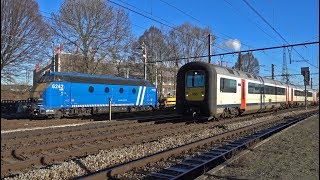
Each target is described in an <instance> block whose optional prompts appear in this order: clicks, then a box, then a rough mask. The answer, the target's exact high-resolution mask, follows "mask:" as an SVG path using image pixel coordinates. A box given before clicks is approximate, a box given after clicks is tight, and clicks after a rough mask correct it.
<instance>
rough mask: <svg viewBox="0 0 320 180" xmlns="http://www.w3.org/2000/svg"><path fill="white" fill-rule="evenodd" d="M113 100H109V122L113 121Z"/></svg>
mask: <svg viewBox="0 0 320 180" xmlns="http://www.w3.org/2000/svg"><path fill="white" fill-rule="evenodd" d="M111 102H112V98H109V121H111V119H112V118H111V114H112V112H111V109H112V103H111Z"/></svg>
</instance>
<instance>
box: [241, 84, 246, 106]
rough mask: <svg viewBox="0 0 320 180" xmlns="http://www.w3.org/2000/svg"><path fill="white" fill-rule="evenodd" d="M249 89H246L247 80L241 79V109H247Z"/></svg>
mask: <svg viewBox="0 0 320 180" xmlns="http://www.w3.org/2000/svg"><path fill="white" fill-rule="evenodd" d="M246 91H247V88H246V80H245V79H241V107H240V109H244V110H245V109H246V107H247V104H246V93H247V92H246Z"/></svg>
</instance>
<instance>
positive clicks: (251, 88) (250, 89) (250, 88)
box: [248, 82, 255, 94]
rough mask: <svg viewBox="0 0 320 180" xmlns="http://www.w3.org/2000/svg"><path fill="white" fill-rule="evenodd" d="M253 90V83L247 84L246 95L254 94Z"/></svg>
mask: <svg viewBox="0 0 320 180" xmlns="http://www.w3.org/2000/svg"><path fill="white" fill-rule="evenodd" d="M254 88H255V84H254V83H250V82H249V83H248V93H249V94H254Z"/></svg>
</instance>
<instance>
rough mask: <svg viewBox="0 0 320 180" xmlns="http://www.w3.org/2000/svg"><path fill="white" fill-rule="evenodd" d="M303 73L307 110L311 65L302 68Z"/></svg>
mask: <svg viewBox="0 0 320 180" xmlns="http://www.w3.org/2000/svg"><path fill="white" fill-rule="evenodd" d="M301 74H302V75H303V76H304V78H303V79H304V105H305V107H306V110H307V85H309V82H310V70H309V67H302V68H301Z"/></svg>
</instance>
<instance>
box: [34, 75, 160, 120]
mask: <svg viewBox="0 0 320 180" xmlns="http://www.w3.org/2000/svg"><path fill="white" fill-rule="evenodd" d="M32 98H33V99H37V103H36V104H35V105H33V106H32V109H31V115H32V116H45V117H57V118H59V117H61V116H78V115H91V114H98V113H108V112H109V104H111V107H112V112H131V111H140V110H151V109H154V108H155V107H156V106H157V90H156V87H155V86H154V85H153V84H152V83H151V82H149V81H146V80H142V79H132V78H121V77H115V76H106V75H88V74H79V73H69V72H46V73H45V74H44V75H43V76H42V77H41V78H40V79H39V82H38V83H37V85H36V86H34V88H33V93H32Z"/></svg>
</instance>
